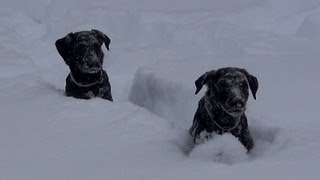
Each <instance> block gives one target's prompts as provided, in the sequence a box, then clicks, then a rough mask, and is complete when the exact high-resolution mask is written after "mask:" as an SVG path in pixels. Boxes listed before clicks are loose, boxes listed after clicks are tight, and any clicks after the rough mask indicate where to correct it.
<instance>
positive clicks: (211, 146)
mask: <svg viewBox="0 0 320 180" xmlns="http://www.w3.org/2000/svg"><path fill="white" fill-rule="evenodd" d="M166 76H170V73H169V75H168V74H166V75H163V74H161V73H159V72H156V70H152V68H147V67H141V68H139V69H138V70H137V72H136V74H135V78H134V81H133V85H132V88H131V91H130V94H129V100H130V101H131V102H132V103H134V104H136V105H138V106H140V107H144V108H146V109H147V110H148V111H150V112H151V113H153V114H155V115H157V116H159V117H161V118H163V119H165V120H167V121H169V122H170V124H171V126H172V128H174V129H175V130H176V131H178V132H180V135H179V136H180V137H179V138H180V140H178V141H180V142H177V144H178V145H179V146H180V149H181V150H182V151H183V152H184V153H185V154H186V155H188V156H189V158H192V159H198V160H208V159H210V160H212V161H214V162H219V163H224V164H235V163H239V162H246V161H248V160H252V159H259V158H260V157H262V156H268V154H272V153H275V152H277V151H279V150H281V149H282V148H283V147H284V145H285V143H286V141H287V137H286V136H285V135H284V132H282V130H281V129H280V128H278V127H276V126H270V125H268V124H267V123H266V119H261V118H260V119H259V118H256V117H254V116H253V115H251V113H250V112H247V115H248V119H249V120H248V121H249V127H250V130H251V133H252V136H253V138H254V141H255V147H254V149H253V151H252V152H251V153H250V154H249V155H248V154H247V153H246V150H245V148H244V147H243V145H242V144H241V143H240V142H239V141H238V140H237V139H236V138H235V137H233V136H231V135H229V134H224V135H222V136H219V135H217V136H215V137H214V138H213V139H212V140H210V141H207V142H205V143H204V144H201V145H199V146H196V147H195V148H193V147H192V143H191V138H190V137H189V135H188V132H187V131H188V129H189V128H190V127H191V125H192V120H193V115H194V113H195V111H196V108H197V104H198V100H199V99H200V98H201V96H202V95H194V90H195V87H192V86H193V83H190V84H191V86H187V85H186V84H185V83H184V82H179V81H177V80H172V79H170V78H168V77H166ZM177 79H179V77H178V78H177ZM191 82H193V79H192V81H191ZM252 108H254V106H253V105H252ZM177 139H178V138H177Z"/></svg>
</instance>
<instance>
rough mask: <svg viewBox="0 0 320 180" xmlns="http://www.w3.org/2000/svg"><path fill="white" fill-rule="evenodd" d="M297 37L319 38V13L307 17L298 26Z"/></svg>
mask: <svg viewBox="0 0 320 180" xmlns="http://www.w3.org/2000/svg"><path fill="white" fill-rule="evenodd" d="M297 35H298V36H302V37H306V38H320V13H315V14H311V15H309V16H307V17H306V18H305V19H304V21H303V22H302V24H301V25H300V27H299V29H298V31H297Z"/></svg>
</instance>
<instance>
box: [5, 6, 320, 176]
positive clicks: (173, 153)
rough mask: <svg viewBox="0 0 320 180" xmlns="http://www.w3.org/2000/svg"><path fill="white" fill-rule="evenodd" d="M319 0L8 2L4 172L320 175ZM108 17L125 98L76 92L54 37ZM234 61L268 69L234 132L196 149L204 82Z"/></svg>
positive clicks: (119, 93)
mask: <svg viewBox="0 0 320 180" xmlns="http://www.w3.org/2000/svg"><path fill="white" fill-rule="evenodd" d="M319 14H320V1H319V0H264V1H261V0H243V1H239V0H229V1H225V0H199V1H194V0H184V1H182V0H162V1H157V0H119V1H114V0H91V1H85V0H70V1H64V0H34V1H32V3H30V2H29V1H20V0H10V1H9V0H4V1H3V2H2V3H1V6H0V15H1V16H0V24H1V26H0V84H1V86H0V147H1V148H0V179H1V180H2V179H3V180H17V179H19V180H21V179H26V180H35V179H46V180H51V179H52V180H56V179H60V180H63V179H66V180H70V179H77V180H79V179H139V180H141V179H147V180H150V179H183V180H186V179H231V178H232V179H235V178H236V179H239V180H241V179H318V178H319V177H320V172H319V170H318V162H320V153H319V152H320V144H319V138H320V130H319V125H320V123H319V118H318V117H319V116H318V114H317V112H318V111H319V106H318V104H319V102H320V96H319V91H320V85H319V83H318V78H319V77H320V71H319V67H320V62H319V58H318V57H319V56H320V51H319V47H320V43H319V42H320V41H319V37H320V34H319V32H320V16H319ZM90 29H99V30H101V31H103V32H105V33H106V34H107V35H108V36H109V37H110V38H111V40H112V42H111V45H110V48H111V49H110V50H111V51H110V52H106V56H105V64H104V66H105V67H104V69H106V71H107V72H108V75H109V76H110V83H111V85H112V93H113V96H114V101H115V102H113V103H111V102H109V101H105V100H102V99H92V100H89V101H87V100H77V99H74V98H70V97H65V96H64V95H63V90H64V85H65V84H64V83H65V77H66V76H67V74H68V73H69V70H68V67H67V66H66V65H65V64H64V62H63V60H62V58H61V57H60V56H59V54H58V52H57V51H56V49H55V46H54V42H55V40H57V39H58V38H61V37H63V36H65V35H66V34H67V33H69V32H71V31H82V30H90ZM224 66H238V67H243V68H246V69H247V70H248V71H249V72H250V73H252V74H253V75H255V76H257V77H258V79H259V82H260V89H259V90H258V93H257V100H256V101H254V100H253V99H252V98H251V99H250V101H249V105H248V110H247V115H248V121H249V126H250V129H251V131H252V134H253V138H254V140H255V143H256V146H255V148H254V149H253V151H252V153H251V154H249V155H247V154H246V153H245V150H244V148H243V146H242V145H241V144H240V143H239V142H238V141H237V140H236V139H235V138H233V137H232V136H230V135H228V134H226V135H223V136H215V137H214V138H213V140H210V141H208V142H206V143H204V144H201V145H199V146H197V147H196V148H194V149H192V148H191V145H190V139H189V138H188V135H187V130H188V128H189V127H190V126H191V123H192V119H193V114H194V112H195V110H196V107H197V103H198V100H199V99H200V98H201V96H202V94H203V92H204V90H202V93H199V95H194V92H195V87H194V81H195V80H196V79H197V78H198V77H199V76H200V75H202V74H203V73H204V72H206V71H208V70H212V69H217V68H220V67H224Z"/></svg>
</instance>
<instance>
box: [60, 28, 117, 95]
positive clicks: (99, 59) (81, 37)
mask: <svg viewBox="0 0 320 180" xmlns="http://www.w3.org/2000/svg"><path fill="white" fill-rule="evenodd" d="M110 42H111V41H110V39H109V37H108V36H106V35H105V34H104V33H102V32H100V31H98V30H95V29H93V30H91V31H81V32H75V33H69V34H68V35H67V36H65V37H63V38H61V39H58V40H57V41H56V43H55V45H56V48H57V50H58V52H59V54H60V55H61V56H62V58H63V60H64V61H65V63H66V64H67V65H68V66H69V68H70V71H71V72H70V74H69V75H68V77H67V78H66V87H65V91H66V95H67V96H72V97H75V98H79V99H90V98H93V97H100V98H103V99H107V100H110V101H113V99H112V95H111V86H110V83H109V78H108V75H107V73H106V71H104V70H103V69H102V64H103V57H104V54H103V52H102V49H101V46H102V44H103V43H104V44H105V46H106V48H107V49H108V50H109V44H110Z"/></svg>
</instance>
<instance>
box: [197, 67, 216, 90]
mask: <svg viewBox="0 0 320 180" xmlns="http://www.w3.org/2000/svg"><path fill="white" fill-rule="evenodd" d="M214 73H215V70H212V71H209V72H206V73H204V74H203V75H202V76H200V77H199V78H198V79H197V80H196V81H195V82H194V83H195V85H196V88H197V89H196V92H195V94H198V93H199V92H200V90H201V89H202V87H203V85H204V84H206V82H207V79H208V77H209V76H210V75H213V74H214Z"/></svg>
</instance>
